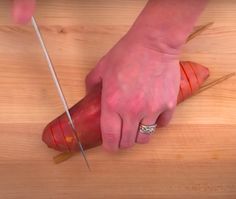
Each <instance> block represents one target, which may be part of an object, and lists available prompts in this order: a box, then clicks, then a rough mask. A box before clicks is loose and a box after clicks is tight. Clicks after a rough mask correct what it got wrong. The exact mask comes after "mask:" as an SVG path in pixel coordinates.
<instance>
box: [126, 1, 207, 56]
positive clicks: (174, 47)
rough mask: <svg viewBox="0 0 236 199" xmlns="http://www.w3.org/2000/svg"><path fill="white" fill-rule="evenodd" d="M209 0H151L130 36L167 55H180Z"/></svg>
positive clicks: (132, 28) (130, 31)
mask: <svg viewBox="0 0 236 199" xmlns="http://www.w3.org/2000/svg"><path fill="white" fill-rule="evenodd" d="M206 2H207V0H175V1H172V0H165V1H157V0H149V1H148V3H147V5H146V7H145V8H144V9H143V11H142V12H141V14H140V15H139V16H138V18H137V19H136V21H135V23H134V25H133V26H132V27H131V29H130V30H129V32H128V33H127V36H128V37H129V38H130V39H133V40H134V41H135V42H139V43H142V44H143V45H146V46H147V47H150V48H152V49H156V50H158V51H162V52H164V53H170V54H178V53H179V52H180V49H181V47H182V46H183V44H184V43H185V41H186V39H187V37H188V35H189V34H190V32H191V31H192V28H193V26H194V24H195V22H196V20H197V18H198V16H199V15H200V13H201V11H202V10H203V8H204V6H205V4H206Z"/></svg>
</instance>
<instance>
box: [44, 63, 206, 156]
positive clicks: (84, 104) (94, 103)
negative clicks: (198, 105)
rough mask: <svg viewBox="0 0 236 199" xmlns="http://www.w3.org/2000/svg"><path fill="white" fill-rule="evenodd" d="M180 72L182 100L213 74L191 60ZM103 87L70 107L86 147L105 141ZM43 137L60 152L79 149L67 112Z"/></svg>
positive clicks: (81, 139)
mask: <svg viewBox="0 0 236 199" xmlns="http://www.w3.org/2000/svg"><path fill="white" fill-rule="evenodd" d="M180 71H181V82H180V91H179V95H178V103H181V102H183V101H184V100H185V99H187V98H188V97H190V96H191V95H192V94H193V93H194V92H195V91H197V90H198V89H199V88H200V86H201V85H202V84H203V83H204V81H205V80H206V79H207V78H208V76H209V71H208V69H207V68H206V67H204V66H202V65H200V64H197V63H194V62H189V61H181V62H180ZM101 89H102V85H101V84H98V85H97V86H96V87H95V88H94V89H93V90H92V91H91V92H90V93H88V94H87V95H86V96H85V97H84V98H83V99H82V100H80V101H79V102H78V103H77V104H75V105H74V106H73V107H72V108H71V109H70V113H71V116H72V119H73V121H74V124H75V128H76V130H77V132H78V133H77V134H78V136H79V139H80V141H81V143H82V145H83V147H84V149H90V148H93V147H96V146H98V145H101V144H102V137H101V129H100V114H101ZM42 140H43V141H44V142H45V143H46V144H47V146H48V147H50V148H53V149H55V150H58V151H62V152H65V151H73V152H75V151H79V147H78V144H77V142H76V139H75V137H74V135H73V131H72V129H71V126H70V124H69V122H68V119H67V116H66V114H65V113H63V114H62V115H61V116H59V117H57V118H56V119H55V120H53V121H52V122H50V123H49V124H48V125H47V126H46V127H45V129H44V131H43V136H42Z"/></svg>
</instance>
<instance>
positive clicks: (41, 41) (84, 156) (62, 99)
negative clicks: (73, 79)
mask: <svg viewBox="0 0 236 199" xmlns="http://www.w3.org/2000/svg"><path fill="white" fill-rule="evenodd" d="M31 22H32V25H33V27H34V30H35V32H36V35H37V37H38V39H39V43H40V45H41V47H42V50H43V53H44V55H45V57H46V60H47V63H48V68H49V70H50V73H51V76H52V79H53V81H54V84H55V86H56V88H57V92H58V95H59V96H60V99H61V102H62V104H63V106H64V109H65V112H66V115H67V117H68V120H69V122H70V125H71V128H72V130H73V134H74V137H75V138H76V141H77V143H78V146H79V148H80V151H81V153H82V155H83V158H84V160H85V163H86V165H87V167H88V169H89V170H91V169H90V166H89V163H88V160H87V157H86V155H85V152H84V149H83V146H82V144H81V142H80V140H79V137H78V135H77V133H76V129H75V125H74V122H73V120H72V117H71V114H70V112H69V107H68V104H67V101H66V98H65V96H64V94H63V91H62V89H61V85H60V83H59V80H58V78H57V74H56V71H55V69H54V67H53V64H52V61H51V58H50V56H49V54H48V51H47V48H46V45H45V43H44V41H43V37H42V35H41V33H40V30H39V27H38V25H37V22H36V20H35V18H34V17H32V19H31Z"/></svg>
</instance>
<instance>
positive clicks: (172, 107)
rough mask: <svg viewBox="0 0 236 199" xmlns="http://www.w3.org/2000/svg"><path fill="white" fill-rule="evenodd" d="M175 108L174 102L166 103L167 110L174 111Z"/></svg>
mask: <svg viewBox="0 0 236 199" xmlns="http://www.w3.org/2000/svg"><path fill="white" fill-rule="evenodd" d="M175 106H176V102H175V101H170V102H168V103H167V108H168V109H169V110H172V109H174V108H175Z"/></svg>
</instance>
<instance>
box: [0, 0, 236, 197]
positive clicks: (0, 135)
mask: <svg viewBox="0 0 236 199" xmlns="http://www.w3.org/2000/svg"><path fill="white" fill-rule="evenodd" d="M145 2H146V1H144V0H114V1H108V0H89V1H87V0H69V1H68V0H50V1H39V3H38V7H37V13H36V18H37V19H38V22H39V24H40V28H41V30H42V33H43V36H44V38H45V41H46V44H47V47H48V50H49V53H50V55H51V57H52V60H53V62H54V64H55V67H56V70H57V72H58V76H59V78H60V81H61V84H62V87H63V90H64V92H65V95H66V97H67V99H68V102H69V105H70V106H71V105H73V104H75V103H76V102H77V101H78V100H79V99H80V98H82V97H83V96H84V91H85V89H84V78H85V76H86V74H87V73H88V72H89V71H90V70H91V69H92V68H93V67H94V65H95V64H96V62H97V61H98V60H99V58H101V57H102V56H103V55H104V54H105V53H106V52H107V51H108V50H109V49H110V48H111V47H112V46H113V45H114V44H115V43H116V42H117V41H118V40H119V39H120V37H121V36H122V35H123V34H124V33H125V32H126V31H127V30H128V29H129V27H130V25H131V24H132V23H133V21H134V20H135V18H136V16H137V15H138V13H139V12H140V11H141V9H142V8H143V6H144V5H145ZM9 9H10V5H9V1H1V2H0V198H1V199H15V198H24V199H28V198H35V199H41V198H47V199H54V198H55V199H62V198H63V199H65V198H70V199H74V198H83V199H90V198H91V199H95V198H96V199H97V198H113V199H116V198H117V199H120V198H122V199H126V198H127V199H132V198H135V199H141V198H142V199H143V198H150V199H152V198H158V199H161V198H164V199H175V198H176V199H178V198H181V199H183V198H191V199H192V198H197V199H200V198H217V199H218V198H219V199H235V198H236V101H235V100H236V88H235V85H236V77H233V78H231V79H229V80H227V81H226V82H224V83H222V84H220V85H217V86H215V87H214V88H212V89H210V90H208V91H205V92H203V93H201V94H199V95H198V96H196V97H194V98H191V99H190V100H188V101H186V102H184V103H183V104H181V105H180V106H178V108H177V110H176V112H175V115H174V118H173V120H172V122H171V124H170V125H169V126H168V127H166V128H164V129H160V130H159V131H158V134H156V135H154V136H153V139H152V140H151V142H150V144H148V145H137V146H135V147H134V148H132V149H130V150H127V151H120V152H119V153H117V154H109V153H106V152H105V151H103V150H102V148H101V147H98V148H95V149H92V150H89V151H87V156H88V159H89V161H90V164H91V167H92V172H89V171H88V170H87V168H86V167H85V164H84V162H83V159H82V157H81V155H76V156H75V157H73V158H72V159H70V160H68V161H67V162H65V163H62V164H60V165H55V164H54V163H53V161H52V157H53V156H54V155H56V154H57V152H55V151H53V150H51V149H48V148H47V147H46V146H45V145H44V143H42V141H41V134H42V130H43V128H44V127H45V125H46V124H47V123H48V122H49V121H51V120H52V119H54V118H55V117H56V116H58V115H59V114H61V113H62V112H63V107H62V105H61V102H60V100H59V98H58V96H57V92H56V90H55V87H54V84H53V82H52V80H51V77H50V74H49V72H48V69H47V65H46V61H45V59H44V57H43V55H42V51H41V49H40V46H39V43H38V41H37V38H36V36H35V33H34V31H33V29H32V27H31V25H27V26H17V25H15V24H13V23H12V22H11V20H10V18H9V12H8V11H9ZM235 18H236V2H235V1H234V0H228V1H220V0H218V1H217V0H215V1H210V3H209V5H208V6H207V8H206V10H205V12H204V13H203V14H202V16H201V18H200V19H199V21H198V23H197V24H204V23H207V22H211V21H214V22H215V23H214V25H213V26H212V27H211V28H210V29H209V30H207V31H205V32H204V33H203V34H201V35H200V36H198V37H197V38H196V39H194V40H192V41H191V42H189V43H188V44H187V45H186V46H185V47H184V49H183V53H182V55H181V57H182V59H183V60H193V61H196V62H199V63H202V64H204V65H206V66H208V67H209V69H210V71H211V76H210V78H209V81H212V80H215V79H217V78H219V77H220V76H223V75H225V74H228V73H230V72H235V71H236V20H235Z"/></svg>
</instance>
